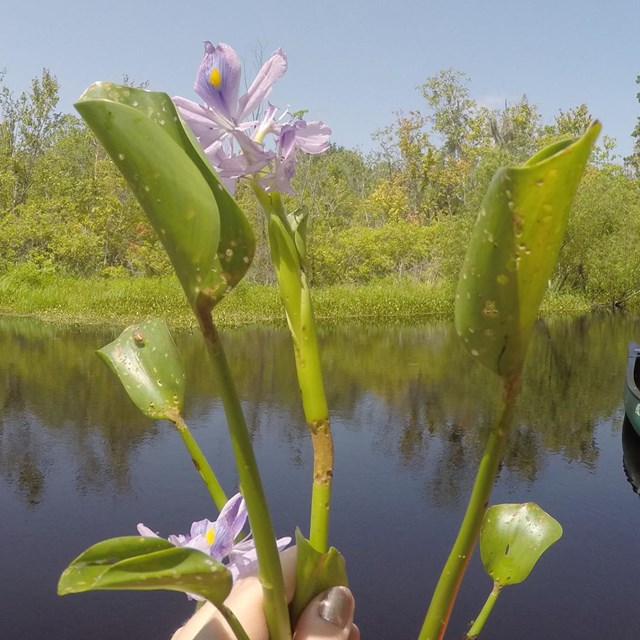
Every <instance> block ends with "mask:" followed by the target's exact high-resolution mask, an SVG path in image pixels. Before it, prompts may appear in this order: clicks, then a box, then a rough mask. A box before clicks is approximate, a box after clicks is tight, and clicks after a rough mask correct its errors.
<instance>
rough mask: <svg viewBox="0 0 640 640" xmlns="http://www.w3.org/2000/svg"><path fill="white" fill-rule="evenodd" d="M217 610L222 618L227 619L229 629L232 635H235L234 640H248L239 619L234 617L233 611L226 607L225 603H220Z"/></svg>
mask: <svg viewBox="0 0 640 640" xmlns="http://www.w3.org/2000/svg"><path fill="white" fill-rule="evenodd" d="M218 611H220V613H221V614H222V615H223V617H224V619H225V620H226V621H227V624H228V625H229V626H230V627H231V631H233V635H234V636H235V637H236V640H250V638H249V636H248V635H247V632H246V631H245V630H244V627H243V626H242V624H241V623H240V620H238V618H236V615H235V613H233V611H231V609H229V607H227V605H225V604H222V605H220V606H219V607H218Z"/></svg>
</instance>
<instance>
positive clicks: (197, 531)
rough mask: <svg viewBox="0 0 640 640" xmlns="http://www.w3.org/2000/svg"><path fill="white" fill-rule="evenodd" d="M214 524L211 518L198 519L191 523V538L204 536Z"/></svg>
mask: <svg viewBox="0 0 640 640" xmlns="http://www.w3.org/2000/svg"><path fill="white" fill-rule="evenodd" d="M212 525H213V522H211V520H207V519H206V518H205V519H204V520H198V521H197V522H193V523H192V524H191V534H190V537H191V538H195V537H196V536H203V535H205V534H206V533H207V529H208V528H209V527H210V526H212Z"/></svg>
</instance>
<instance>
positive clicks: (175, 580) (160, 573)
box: [58, 536, 232, 604]
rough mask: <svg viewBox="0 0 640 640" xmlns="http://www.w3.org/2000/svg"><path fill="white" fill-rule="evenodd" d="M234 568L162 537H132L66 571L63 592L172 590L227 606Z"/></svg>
mask: <svg viewBox="0 0 640 640" xmlns="http://www.w3.org/2000/svg"><path fill="white" fill-rule="evenodd" d="M231 582H232V578H231V574H230V573H229V571H228V569H227V568H226V567H225V566H224V565H222V564H221V563H219V562H217V561H216V560H214V559H213V558H211V557H210V556H208V555H207V554H205V553H202V552H201V551H197V550H195V549H189V548H187V547H174V546H173V545H172V544H171V543H170V542H167V541H166V540H162V539H161V538H144V537H141V536H127V537H123V538H112V539H110V540H104V541H102V542H99V543H98V544H95V545H93V546H92V547H90V548H89V549H87V550H86V551H85V552H84V553H81V554H80V555H79V556H78V557H77V558H76V559H75V560H73V562H71V564H69V566H68V567H67V568H66V569H65V570H64V572H63V573H62V575H61V576H60V581H59V582H58V594H59V595H61V596H63V595H67V594H69V593H82V592H84V591H97V590H114V589H115V590H123V589H124V590H135V591H141V590H142V591H148V590H152V589H168V590H170V591H181V592H183V593H195V594H198V595H201V596H202V597H204V598H206V599H207V600H209V601H210V602H213V603H214V604H221V603H222V602H223V601H224V599H225V598H226V597H227V596H228V595H229V592H230V591H231Z"/></svg>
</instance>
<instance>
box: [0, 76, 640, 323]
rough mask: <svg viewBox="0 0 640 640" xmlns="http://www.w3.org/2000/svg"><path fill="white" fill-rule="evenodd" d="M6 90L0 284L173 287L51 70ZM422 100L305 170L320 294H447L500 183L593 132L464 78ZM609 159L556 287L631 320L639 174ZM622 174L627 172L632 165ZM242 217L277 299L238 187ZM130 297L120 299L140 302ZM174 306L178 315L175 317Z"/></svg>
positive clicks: (436, 86) (579, 212)
mask: <svg viewBox="0 0 640 640" xmlns="http://www.w3.org/2000/svg"><path fill="white" fill-rule="evenodd" d="M5 80H6V77H5V76H4V75H2V74H0V273H2V272H6V271H10V270H13V269H15V268H16V267H17V266H18V265H22V264H25V263H29V264H31V265H33V266H35V267H36V268H37V269H39V270H41V271H43V272H44V273H45V274H46V273H52V272H54V273H57V274H60V275H63V276H65V275H70V276H79V277H85V278H93V277H98V276H105V277H108V278H115V280H117V281H118V282H120V280H119V278H120V276H125V275H128V276H168V275H170V274H171V271H172V270H171V265H170V262H169V260H168V258H167V257H166V254H165V252H164V250H163V247H162V244H161V242H160V239H159V238H158V236H157V235H156V232H155V231H154V229H153V227H152V226H151V224H149V222H148V221H147V219H146V218H145V216H144V214H143V212H142V210H141V208H140V206H139V205H138V203H137V201H136V198H135V196H134V195H133V194H132V192H131V190H130V189H129V187H128V185H127V183H126V181H125V180H124V178H123V177H122V176H121V174H120V172H119V171H118V169H117V167H116V166H115V164H114V163H113V162H112V161H111V159H110V158H109V156H108V155H107V154H106V153H105V152H104V151H103V150H102V147H101V145H100V144H98V143H97V141H96V140H95V138H94V137H93V135H92V133H91V132H90V131H89V130H88V129H87V128H86V127H85V125H84V124H83V122H82V121H81V120H79V119H78V118H76V117H74V116H71V115H59V114H57V113H56V111H55V109H56V105H57V100H58V97H57V96H58V83H57V81H56V79H55V77H54V76H53V75H52V74H51V73H50V72H49V71H47V70H43V72H42V74H41V75H40V76H39V77H37V78H34V80H33V81H32V83H31V86H30V87H29V88H28V90H26V91H24V92H22V93H18V94H17V96H16V95H15V94H14V93H12V91H11V90H10V89H9V88H8V86H7V85H6V84H5ZM130 90H131V89H130ZM420 94H421V96H422V98H424V102H423V106H422V107H419V108H417V109H414V110H412V111H409V112H400V113H398V114H396V116H395V119H394V121H393V122H392V124H390V125H389V126H388V127H386V128H385V129H383V130H382V131H379V132H378V133H377V134H376V135H375V138H376V142H377V145H378V149H377V151H376V152H375V153H373V154H371V155H370V156H368V157H367V156H365V155H363V154H362V153H361V152H359V151H358V150H349V149H344V148H341V147H332V148H331V149H330V150H329V151H328V152H327V153H325V154H321V155H318V156H303V157H302V158H301V162H300V163H299V166H298V171H297V175H296V177H295V181H294V188H295V190H296V192H297V194H298V196H297V198H296V201H297V202H299V201H302V203H304V204H305V205H306V206H307V207H308V209H309V212H310V215H309V222H308V229H307V243H306V244H307V252H308V265H307V275H308V277H309V278H310V279H311V280H312V282H313V284H314V285H321V286H331V285H336V284H363V283H368V282H371V281H372V280H375V279H378V278H404V277H410V278H413V279H415V280H418V281H427V282H441V283H442V285H443V286H451V285H452V284H453V283H454V282H455V281H456V278H457V273H458V271H459V269H460V267H461V263H462V257H463V253H464V251H465V249H466V246H467V244H468V242H469V238H470V228H471V224H472V220H473V218H475V215H476V212H477V211H478V210H479V208H480V205H481V202H482V198H483V196H484V193H485V192H486V190H487V188H488V186H489V183H490V181H491V177H492V176H493V174H494V173H495V171H496V170H497V169H498V168H499V167H502V166H505V165H511V164H514V163H520V162H522V161H523V160H524V159H525V158H526V157H529V156H530V155H531V154H532V153H533V152H534V151H535V150H536V149H538V148H540V147H542V146H544V145H545V144H547V143H549V142H553V141H557V140H560V139H563V138H564V137H566V136H567V135H570V136H575V135H577V134H578V133H580V129H581V127H583V126H584V125H585V123H586V122H587V121H588V119H589V117H590V116H589V109H588V107H587V106H586V105H578V106H576V107H573V108H568V109H562V110H560V111H559V112H558V114H557V115H556V117H555V118H554V120H553V121H552V122H551V123H550V124H543V123H542V121H541V117H540V114H539V112H538V109H537V107H536V106H535V105H534V104H531V103H530V102H529V101H528V100H527V98H526V96H523V97H522V98H521V99H520V100H518V101H516V102H513V103H505V105H504V107H502V108H500V109H488V108H487V107H484V106H482V105H480V104H478V102H477V101H475V100H473V98H472V97H471V95H470V93H469V88H468V79H467V77H466V76H465V75H464V74H463V73H461V72H459V71H455V70H446V71H443V72H440V73H439V74H436V75H435V76H434V77H432V78H429V79H427V80H426V81H425V82H424V83H423V85H422V86H421V88H420ZM612 151H613V147H612V143H611V141H607V140H604V142H603V143H602V145H601V147H600V148H596V150H595V152H594V162H593V164H592V165H591V166H590V167H589V168H588V171H587V176H586V179H585V180H584V184H583V185H582V186H581V187H580V189H579V190H578V193H577V196H576V204H575V214H574V215H572V217H571V219H570V221H569V227H568V232H567V237H566V241H565V243H564V247H563V251H562V252H561V255H560V259H559V264H558V269H557V272H556V275H555V276H554V278H553V281H552V287H553V289H554V291H555V292H559V293H562V294H566V295H570V296H576V295H577V296H579V297H580V299H581V300H584V299H585V296H587V297H588V299H589V302H590V303H591V304H600V305H603V306H605V305H606V306H610V305H616V306H623V305H625V304H627V300H629V303H631V302H632V301H634V300H635V298H636V292H638V291H640V279H639V278H638V276H637V274H638V273H640V265H639V264H638V260H637V259H636V256H638V253H637V252H636V251H635V248H634V247H633V240H632V238H633V237H634V234H635V233H637V229H636V227H637V226H638V224H639V223H638V220H640V193H639V191H638V183H637V181H636V180H634V179H633V176H632V175H630V172H625V171H623V170H622V168H621V167H619V166H617V165H614V164H613V156H612ZM628 166H629V167H630V168H631V170H632V171H633V162H631V161H629V162H628ZM238 202H239V204H240V207H241V208H242V210H243V211H244V212H245V213H246V214H247V217H248V218H249V220H250V221H251V224H252V226H253V227H254V229H255V231H256V234H257V235H258V238H259V242H258V247H257V252H256V256H255V259H254V263H253V265H252V268H251V270H250V271H249V273H248V277H249V279H250V280H252V281H254V282H258V283H265V284H266V283H273V282H274V277H273V271H272V269H271V265H270V261H269V257H268V250H267V244H268V242H267V230H266V228H265V225H264V222H263V216H262V213H261V212H260V211H259V207H257V206H256V204H255V199H254V198H253V194H252V193H250V192H248V190H247V189H246V188H243V187H242V185H240V187H239V189H238ZM289 204H290V203H289V201H288V199H285V205H286V206H289ZM296 206H297V205H296ZM595 237H597V238H598V241H597V242H594V238H595ZM383 238H386V239H387V242H386V244H385V242H382V241H383ZM380 242H382V244H379V243H380ZM376 245H378V246H376ZM227 249H231V250H232V251H233V256H234V257H235V256H236V251H235V248H234V247H231V246H227V247H226V248H225V249H224V258H222V264H223V265H224V266H226V264H227V263H226V262H225V260H226V257H227ZM219 253H222V252H219ZM237 256H238V257H240V252H237ZM341 263H342V264H344V265H345V267H344V268H342V267H341V266H340V264H341ZM121 286H123V287H125V288H126V289H127V290H126V291H123V298H124V297H126V296H128V295H130V294H131V292H132V291H133V290H134V289H137V285H136V284H135V283H126V284H125V283H124V282H122V283H121ZM136 296H137V294H136ZM92 297H93V295H92V294H91V293H90V294H89V300H90V306H91V298H92ZM43 299H44V298H43ZM56 304H58V305H59V304H61V303H60V302H57V303H56ZM153 306H154V308H159V309H160V311H161V307H159V305H158V304H156V303H153ZM177 306H179V305H178V303H177V302H176V301H173V300H172V301H171V302H170V307H171V309H170V313H173V310H174V309H175V308H177ZM181 308H182V307H181Z"/></svg>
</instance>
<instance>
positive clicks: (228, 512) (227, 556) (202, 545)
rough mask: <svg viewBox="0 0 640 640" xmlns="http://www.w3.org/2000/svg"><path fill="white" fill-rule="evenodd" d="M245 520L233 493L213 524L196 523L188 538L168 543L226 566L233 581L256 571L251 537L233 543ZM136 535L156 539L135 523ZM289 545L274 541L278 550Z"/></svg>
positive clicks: (174, 538) (282, 540) (175, 538)
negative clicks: (200, 553) (204, 554)
mask: <svg viewBox="0 0 640 640" xmlns="http://www.w3.org/2000/svg"><path fill="white" fill-rule="evenodd" d="M246 521H247V509H246V506H245V503H244V498H243V497H242V496H241V495H240V494H239V493H236V495H235V496H233V497H232V498H231V499H230V500H229V501H228V502H227V504H225V505H224V507H223V508H222V511H220V515H219V516H218V518H217V519H216V520H215V521H213V522H212V521H211V520H207V519H204V520H198V521H197V522H194V523H193V524H192V525H191V531H190V532H189V534H188V535H182V534H178V535H171V536H169V537H168V538H167V540H168V541H169V542H170V543H171V544H173V545H175V546H176V547H189V548H190V549H197V550H198V551H202V552H203V553H206V554H208V555H210V556H211V557H212V558H214V559H215V560H217V561H218V562H223V563H224V564H226V566H227V568H228V569H229V571H231V575H232V577H233V579H234V581H235V580H237V579H238V578H244V577H246V576H248V575H252V574H254V573H255V572H256V571H257V568H258V557H257V554H256V550H255V544H254V542H253V540H251V538H250V536H247V537H246V538H245V539H244V540H242V541H241V542H238V543H236V542H235V539H236V538H237V537H238V536H239V535H240V533H241V532H242V529H243V527H244V525H245V523H246ZM138 533H139V534H140V535H141V536H143V537H147V538H159V537H160V536H158V534H157V533H155V532H153V531H152V530H151V529H149V527H147V526H145V525H144V524H142V523H140V524H138ZM290 542H291V538H288V537H287V538H280V539H279V540H276V544H277V545H278V550H279V551H281V550H282V549H284V548H285V547H286V546H287V545H288V544H289V543H290ZM189 597H190V598H193V599H195V600H202V598H201V597H200V596H197V595H193V594H189Z"/></svg>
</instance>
